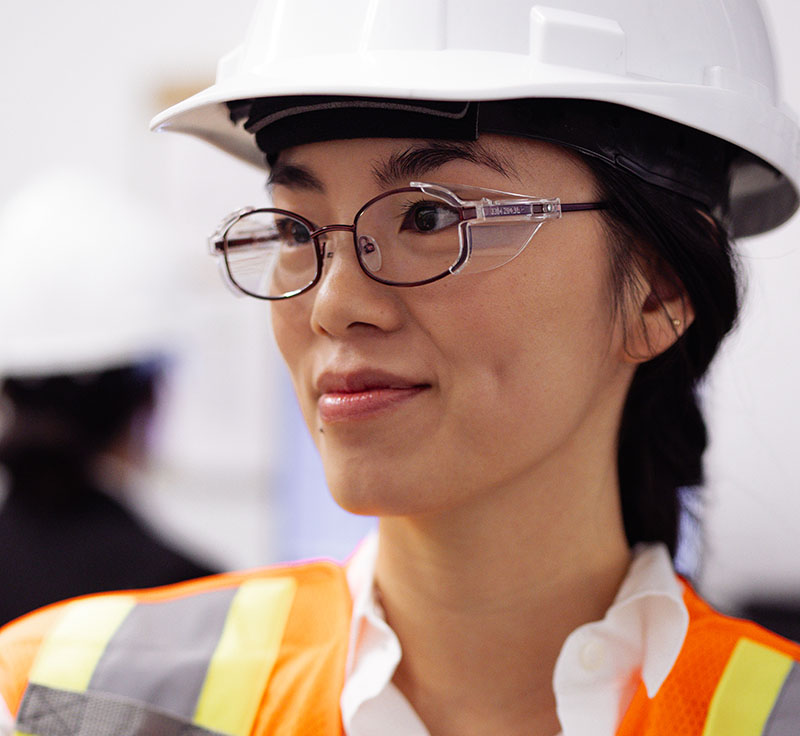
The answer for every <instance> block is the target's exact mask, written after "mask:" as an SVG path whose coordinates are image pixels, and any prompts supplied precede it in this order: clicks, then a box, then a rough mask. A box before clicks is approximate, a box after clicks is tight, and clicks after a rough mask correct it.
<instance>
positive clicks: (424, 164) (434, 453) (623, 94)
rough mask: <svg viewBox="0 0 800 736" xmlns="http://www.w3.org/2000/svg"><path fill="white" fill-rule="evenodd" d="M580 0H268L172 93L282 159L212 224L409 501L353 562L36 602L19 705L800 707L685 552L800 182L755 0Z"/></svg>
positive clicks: (17, 674)
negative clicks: (736, 333) (739, 339)
mask: <svg viewBox="0 0 800 736" xmlns="http://www.w3.org/2000/svg"><path fill="white" fill-rule="evenodd" d="M551 5H557V6H558V7H557V8H553V7H549V8H542V7H540V6H535V7H532V5H531V4H530V3H528V2H522V1H521V0H520V1H519V2H512V1H511V0H508V2H506V3H505V4H504V6H503V8H502V10H503V11H504V12H503V13H502V14H496V13H492V12H488V11H487V8H486V7H485V6H484V5H482V4H481V3H478V2H469V1H466V0H464V1H462V2H460V3H458V4H454V3H451V4H446V3H444V2H440V3H431V2H426V3H425V5H424V6H422V5H419V7H416V6H417V4H416V3H407V4H406V3H404V4H402V6H401V5H398V4H392V3H380V2H378V3H369V4H368V3H365V2H364V3H362V2H357V1H356V0H353V2H350V3H348V4H341V3H339V4H335V7H333V4H328V5H324V4H318V3H315V4H312V3H305V2H294V3H292V4H291V5H289V4H274V3H268V2H265V3H263V4H262V6H261V8H260V10H259V12H258V13H257V15H256V18H255V19H254V23H253V26H252V30H251V33H250V36H249V38H248V42H247V43H246V44H245V45H244V46H243V47H242V48H241V49H240V50H239V51H238V52H237V53H235V54H234V55H233V56H231V57H229V58H228V59H227V60H226V61H225V63H223V64H222V65H221V67H220V77H219V79H218V84H217V85H216V86H215V87H214V88H212V89H211V90H208V91H206V92H205V93H201V94H200V95H198V96H197V97H195V98H192V99H191V100H189V101H187V102H185V103H182V105H180V106H178V107H177V108H175V109H172V110H170V111H167V113H165V114H163V115H162V116H161V117H160V118H159V119H157V121H156V125H157V126H162V127H170V128H173V129H178V130H183V131H185V132H191V133H193V134H195V135H198V136H200V137H203V138H205V139H207V140H210V141H212V142H214V143H215V144H217V145H219V146H221V147H223V148H225V149H226V150H228V151H230V152H232V153H234V154H236V155H239V156H242V157H245V158H249V159H250V160H253V161H263V160H264V158H266V161H267V163H268V167H269V170H270V188H271V193H272V199H273V205H272V206H271V207H270V208H259V209H256V210H246V211H241V212H239V213H236V214H235V215H233V216H231V217H229V218H228V219H226V220H225V221H224V223H223V225H222V226H221V227H220V229H219V230H218V231H217V233H216V234H215V236H213V237H212V239H211V247H212V250H213V252H214V253H215V254H217V256H218V257H219V258H220V259H221V260H222V262H223V264H224V267H225V273H226V275H227V277H228V279H229V280H230V281H231V282H232V283H233V285H234V286H235V287H236V288H237V289H238V290H240V291H243V292H245V293H247V294H250V295H252V296H255V297H258V298H263V299H266V300H269V301H271V302H272V320H273V326H274V330H275V334H276V338H277V340H278V343H279V346H280V348H281V350H282V352H283V355H284V357H285V359H286V361H287V364H288V366H289V368H290V371H291V373H292V376H293V380H294V384H295V388H296V390H297V393H298V396H299V399H300V403H301V406H302V408H303V412H304V415H305V417H306V421H307V423H308V425H309V429H310V430H311V432H312V434H313V435H314V437H315V439H316V441H317V445H318V447H319V449H320V452H321V454H322V458H323V463H324V466H325V471H326V476H327V480H328V483H329V486H330V489H331V492H332V493H333V495H334V497H335V498H336V500H337V501H338V502H339V503H340V504H341V505H342V506H344V507H345V508H347V509H349V510H351V511H354V512H356V513H369V514H377V515H378V516H379V517H380V529H379V533H378V536H377V538H373V539H370V540H368V541H367V542H366V543H365V544H364V545H362V547H361V548H360V549H359V550H358V551H357V552H356V553H355V555H354V557H353V558H352V560H351V561H350V562H349V563H348V565H347V567H346V568H345V569H344V570H343V569H342V568H340V567H338V566H336V565H330V564H327V563H314V564H310V565H304V566H299V567H292V568H288V569H287V568H284V569H279V570H272V571H260V572H258V573H250V574H244V575H241V576H230V577H229V576H226V577H224V578H222V579H210V580H205V581H199V582H196V583H194V584H191V585H189V586H183V587H179V588H174V589H168V590H166V591H164V590H162V591H156V592H154V593H145V594H142V595H131V594H121V595H119V596H110V597H104V598H90V599H87V600H83V601H78V602H75V603H71V604H67V605H66V607H64V608H56V609H52V610H50V611H48V612H45V613H43V614H40V615H39V616H34V617H29V618H27V619H24V620H23V621H21V622H20V623H18V624H16V625H15V626H14V627H12V628H10V629H7V630H6V631H5V633H4V640H3V641H2V642H0V652H5V653H6V654H5V656H6V659H7V661H8V664H7V666H6V668H5V671H6V672H9V673H12V674H10V675H9V676H8V683H7V684H6V685H5V686H4V687H3V688H2V691H3V692H4V694H5V699H6V702H7V703H8V705H9V709H10V710H11V711H12V712H14V713H16V714H17V718H18V721H17V722H18V728H20V730H22V731H23V732H25V733H31V734H38V733H42V734H44V733H51V732H54V731H50V730H47V729H48V728H49V724H50V722H51V721H54V720H56V719H59V718H63V717H64V713H65V711H67V710H69V709H70V708H72V710H70V712H71V713H79V714H80V715H79V716H75V721H74V722H73V723H75V724H81V723H86V722H87V721H88V722H91V723H93V724H95V723H99V724H101V725H100V726H95V731H93V732H94V733H111V732H115V729H119V728H120V727H121V724H123V723H125V724H128V725H129V724H131V723H133V722H135V723H140V724H142V725H141V726H137V727H136V728H134V730H133V731H132V732H133V733H145V732H147V731H146V729H147V728H148V727H149V728H150V729H151V730H150V732H153V731H154V728H155V726H154V725H153V724H157V725H158V728H159V729H161V730H158V732H159V733H162V732H163V733H169V732H172V731H171V730H169V729H172V730H174V731H177V730H178V729H180V728H187V727H189V726H187V724H192V725H191V728H194V729H197V730H196V732H197V733H208V732H211V733H227V734H239V733H241V734H247V733H254V734H266V733H270V734H273V733H342V732H344V733H347V734H349V735H350V736H353V735H355V734H373V733H403V734H415V735H424V734H432V735H437V734H456V733H457V734H471V733H504V734H516V733H526V734H530V733H535V734H543V735H548V736H552V734H555V733H558V732H561V733H563V734H564V736H581V735H582V734H585V735H587V736H588V735H589V734H591V735H592V736H597V735H599V734H602V735H605V734H615V733H618V734H697V735H698V736H699V735H700V734H730V733H748V734H750V733H752V734H761V733H764V734H772V735H774V734H778V733H794V732H795V731H796V730H797V727H798V724H800V712H798V702H800V701H798V698H797V693H798V686H799V685H798V682H799V680H800V666H799V665H798V660H800V647H798V646H797V645H794V644H792V643H790V642H787V641H784V640H781V639H780V638H778V637H776V636H774V635H772V634H770V633H769V632H766V631H764V630H762V629H760V628H758V627H756V626H754V625H751V624H747V623H744V622H739V621H734V620H730V619H726V618H724V617H722V616H720V615H718V614H716V613H714V612H713V611H711V610H710V609H709V608H708V607H707V606H706V605H705V604H704V603H703V602H702V601H700V600H699V599H698V598H697V596H696V595H695V594H694V593H693V592H692V590H691V588H690V587H689V586H688V585H687V584H686V583H684V582H683V581H682V580H681V579H680V578H678V577H676V575H675V573H674V571H673V568H672V565H671V561H670V555H671V554H674V552H675V548H676V543H677V529H678V521H679V514H680V503H679V501H680V493H681V489H682V488H684V487H687V486H695V485H697V484H698V483H699V482H700V480H701V478H702V462H701V457H702V452H703V448H704V446H705V428H704V425H703V421H702V417H701V415H700V412H699V410H698V407H697V403H696V399H695V394H694V387H695V385H696V382H697V380H698V379H699V378H700V377H701V376H702V375H703V373H704V372H705V370H706V368H707V366H708V364H709V362H710V360H711V358H712V357H713V354H714V352H715V350H716V348H717V346H718V344H719V341H720V340H721V339H722V337H723V336H724V335H725V334H726V332H727V331H728V330H729V329H730V327H731V325H732V324H733V322H734V320H735V317H736V313H737V297H736V280H735V272H734V268H733V264H732V261H731V254H730V249H729V243H728V236H729V233H731V232H733V233H735V234H737V235H746V234H752V233H756V232H762V231H764V230H766V229H769V228H770V227H774V226H776V225H777V224H779V223H780V222H783V221H785V220H786V219H787V218H788V217H789V216H791V214H792V213H793V212H794V210H795V209H796V207H797V200H798V197H797V181H798V176H797V171H798V165H797V164H798V162H797V159H796V149H794V148H793V145H794V144H793V143H791V142H792V141H795V142H796V141H797V129H796V126H793V124H791V123H790V122H789V121H788V119H787V118H785V117H784V116H783V113H781V112H780V111H779V110H778V109H777V108H776V107H774V105H773V104H772V102H771V101H769V99H768V98H769V95H763V94H761V93H760V92H758V91H757V90H758V89H759V88H758V85H759V84H760V85H762V86H769V85H770V84H771V67H770V65H769V61H768V60H769V52H768V46H767V45H766V38H765V37H764V34H763V24H762V21H761V18H760V14H759V12H758V8H757V6H756V5H755V4H747V5H745V4H742V3H737V4H736V7H735V8H734V7H733V5H732V4H731V5H730V7H723V5H722V4H719V3H713V4H712V3H707V4H704V5H703V13H702V23H704V24H705V25H703V27H702V32H701V31H696V32H695V30H691V32H690V31H689V30H688V29H687V22H686V19H687V17H689V11H690V10H692V11H694V12H696V11H697V3H691V4H688V3H687V4H686V7H681V6H682V5H683V4H682V3H674V4H671V5H670V6H669V8H663V7H662V6H661V5H657V4H655V3H651V2H645V3H643V2H641V1H639V2H629V3H624V4H621V3H618V2H616V3H612V2H607V3H604V2H597V3H593V5H592V12H593V13H594V15H591V16H589V15H586V14H585V13H582V12H581V9H582V8H583V4H581V3H578V2H566V1H565V2H561V3H551ZM622 5H624V6H625V7H624V11H625V12H624V13H623V12H622V10H623V8H622V7H621V6H622ZM312 6H313V7H312ZM734 11H735V12H734ZM737 13H738V15H737ZM732 18H733V19H734V20H733V21H732V20H731V19H732ZM698 23H700V21H698ZM698 27H699V26H698ZM693 28H694V27H693ZM704 34H705V35H704ZM666 38H669V39H670V48H669V49H666V48H665V47H664V43H665V42H664V40H663V39H666ZM712 40H713V41H714V43H712V42H711V41H712ZM715 55H716V56H715ZM730 64H733V66H728V65H730ZM702 70H705V72H703V71H702ZM703 74H705V76H703ZM745 77H747V79H746V78H745ZM751 77H752V78H751ZM634 103H635V104H634ZM668 111H669V114H668ZM756 119H758V120H759V121H760V126H759V125H756V124H755V120H756ZM732 121H733V122H732ZM231 123H233V124H231ZM751 123H752V125H751ZM787 143H788V144H789V145H788V146H787V145H786V144H787ZM85 620H92V621H94V622H102V625H99V626H98V625H95V626H94V627H93V628H92V630H91V632H89V631H88V630H87V629H88V627H87V626H86V624H85V623H82V622H83V621H85ZM178 621H179V622H180V624H181V625H180V626H178V625H177V622H178ZM76 641H80V642H82V643H81V644H80V645H78V646H76V645H75V642H76ZM87 641H90V643H89V644H87ZM40 642H43V644H41V645H40ZM154 642H159V644H160V645H162V646H163V647H165V650H164V651H163V652H162V653H161V654H160V655H159V656H158V657H154V656H152V655H150V654H149V653H150V652H152V651H153V643H154ZM67 648H73V649H72V651H78V652H80V653H81V654H80V656H81V662H84V663H85V664H84V665H82V666H81V667H80V668H78V667H76V666H68V667H63V666H61V664H60V663H61V662H63V659H62V658H61V653H63V652H64V651H66V649H67ZM89 651H91V656H89V654H88V652H89ZM190 655H191V656H190ZM245 655H249V656H245ZM31 667H32V669H30V668H31ZM178 668H180V669H178ZM78 669H80V672H81V676H80V677H76V670H78ZM179 671H180V672H181V673H183V674H182V676H181V677H177V676H176V673H177V672H179ZM234 675H235V676H234ZM53 703H57V705H56V706H55V707H53V705H52V704H53ZM137 719H138V720H137ZM137 728H138V730H137ZM203 729H205V730H203ZM734 729H738V730H734ZM787 729H788V730H787ZM192 732H195V731H192Z"/></svg>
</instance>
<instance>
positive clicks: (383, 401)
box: [316, 370, 431, 424]
mask: <svg viewBox="0 0 800 736" xmlns="http://www.w3.org/2000/svg"><path fill="white" fill-rule="evenodd" d="M316 386H317V392H318V395H319V398H318V399H317V408H318V410H319V418H320V420H321V421H322V422H323V423H325V424H332V423H335V422H343V421H350V420H356V419H368V418H371V417H373V416H375V415H377V414H382V413H385V412H387V411H389V410H391V409H394V408H396V407H398V406H399V405H401V404H404V403H406V402H408V401H410V400H411V399H413V398H415V397H417V396H419V395H420V394H421V393H423V392H424V391H426V390H427V389H429V388H430V387H431V384H430V383H425V382H419V381H415V380H413V379H408V378H405V377H402V376H398V375H394V374H392V373H387V372H384V371H380V370H360V371H353V372H348V373H332V372H326V373H323V374H322V375H321V376H320V377H319V379H318V380H317V382H316Z"/></svg>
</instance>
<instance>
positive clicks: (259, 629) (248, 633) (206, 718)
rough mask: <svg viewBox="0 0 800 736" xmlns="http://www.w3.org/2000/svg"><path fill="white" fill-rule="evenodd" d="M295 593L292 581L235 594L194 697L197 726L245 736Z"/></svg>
mask: <svg viewBox="0 0 800 736" xmlns="http://www.w3.org/2000/svg"><path fill="white" fill-rule="evenodd" d="M296 589H297V582H296V581H295V580H294V579H293V578H267V579H261V580H249V581H247V582H246V583H244V584H243V585H242V586H241V587H240V588H239V590H238V592H237V593H236V596H235V597H234V599H233V601H232V603H231V607H230V610H229V612H228V617H227V618H226V620H225V626H224V628H223V629H222V636H221V637H220V640H219V643H218V644H217V647H216V649H215V651H214V655H213V657H212V658H211V662H210V664H209V667H208V674H207V675H206V679H205V682H204V683H203V688H202V690H201V691H200V698H199V700H198V702H197V710H196V711H195V715H194V722H195V723H196V724H197V725H198V726H203V727H204V728H208V729H211V730H214V731H222V732H223V733H227V734H231V736H248V734H250V731H251V728H252V725H253V721H254V720H255V717H256V713H257V711H258V707H259V705H260V703H261V698H262V696H263V694H264V687H265V685H266V683H267V680H268V679H269V676H270V674H271V672H272V668H273V667H274V666H275V661H276V660H277V658H278V652H279V650H280V645H281V640H282V638H283V632H284V629H285V628H286V621H287V619H288V617H289V611H290V609H291V607H292V602H293V600H294V594H295V590H296Z"/></svg>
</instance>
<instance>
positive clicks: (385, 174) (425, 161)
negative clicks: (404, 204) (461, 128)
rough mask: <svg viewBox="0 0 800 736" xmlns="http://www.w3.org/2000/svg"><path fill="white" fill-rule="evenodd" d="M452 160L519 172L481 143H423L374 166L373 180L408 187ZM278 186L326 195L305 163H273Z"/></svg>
mask: <svg viewBox="0 0 800 736" xmlns="http://www.w3.org/2000/svg"><path fill="white" fill-rule="evenodd" d="M450 161H468V162H469V163H473V164H477V165H479V166H485V167H487V168H489V169H491V170H492V171H496V172H497V173H499V174H502V175H503V176H509V174H510V173H511V174H515V173H516V171H515V169H514V166H513V164H512V163H511V161H510V160H509V159H507V158H506V157H503V156H500V155H499V154H497V153H494V152H491V151H487V150H486V148H484V147H483V146H482V145H481V144H480V143H479V142H478V141H467V142H461V141H457V142H456V141H447V142H442V141H424V142H421V143H416V144H414V145H412V146H409V147H408V148H405V149H404V150H402V151H398V152H397V153H393V154H392V155H391V156H389V158H387V159H386V160H384V161H379V162H376V163H373V164H372V178H373V179H374V180H375V183H376V184H377V185H378V186H379V187H381V188H385V189H388V188H390V187H392V186H397V185H398V184H403V185H405V184H408V183H409V182H410V181H412V180H413V179H417V178H419V177H421V176H423V175H424V174H426V173H428V172H429V171H432V170H433V169H437V168H439V167H440V166H444V165H445V164H446V163H449V162H450ZM276 185H279V186H285V187H290V188H293V189H301V190H306V191H313V192H319V193H324V192H325V185H324V184H323V183H322V181H321V180H320V179H319V178H318V177H317V176H316V175H315V174H314V173H313V172H312V171H311V169H309V168H308V167H306V166H303V165H302V164H295V163H288V162H284V161H281V160H280V158H278V160H277V161H276V162H275V163H274V164H273V166H272V169H271V170H270V173H269V177H268V178H267V189H268V190H271V189H272V188H273V187H274V186H276Z"/></svg>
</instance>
